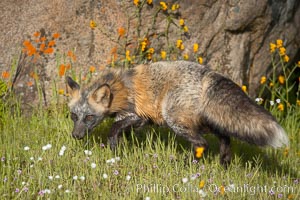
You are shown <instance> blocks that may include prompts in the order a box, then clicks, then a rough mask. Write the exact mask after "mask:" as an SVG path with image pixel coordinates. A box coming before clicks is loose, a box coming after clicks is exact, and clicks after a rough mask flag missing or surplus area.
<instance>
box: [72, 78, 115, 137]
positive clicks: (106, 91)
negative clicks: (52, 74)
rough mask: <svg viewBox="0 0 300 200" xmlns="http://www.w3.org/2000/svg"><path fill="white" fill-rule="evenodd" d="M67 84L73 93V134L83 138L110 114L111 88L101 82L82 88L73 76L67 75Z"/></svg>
mask: <svg viewBox="0 0 300 200" xmlns="http://www.w3.org/2000/svg"><path fill="white" fill-rule="evenodd" d="M67 85H68V86H69V90H70V95H71V100H70V102H69V104H68V105H69V108H70V113H71V119H72V120H73V122H74V128H73V131H72V136H73V137H74V138H76V139H82V138H83V137H84V136H85V135H86V134H89V133H91V131H92V130H93V129H94V128H95V127H96V126H97V125H98V124H99V123H101V121H102V120H103V119H104V118H105V117H107V116H108V114H109V107H110V104H111V100H112V94H111V89H110V86H109V85H108V84H101V85H95V86H93V87H91V88H89V89H84V90H82V89H81V88H80V86H79V84H78V83H76V82H75V81H74V80H73V79H72V78H71V77H67Z"/></svg>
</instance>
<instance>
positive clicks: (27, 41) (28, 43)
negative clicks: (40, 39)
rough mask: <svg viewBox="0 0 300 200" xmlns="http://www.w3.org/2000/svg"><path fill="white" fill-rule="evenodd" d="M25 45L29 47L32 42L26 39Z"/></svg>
mask: <svg viewBox="0 0 300 200" xmlns="http://www.w3.org/2000/svg"><path fill="white" fill-rule="evenodd" d="M23 45H24V46H25V47H28V46H30V45H31V43H30V42H29V40H25V41H24V42H23Z"/></svg>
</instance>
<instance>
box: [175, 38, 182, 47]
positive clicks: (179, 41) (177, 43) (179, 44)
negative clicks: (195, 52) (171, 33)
mask: <svg viewBox="0 0 300 200" xmlns="http://www.w3.org/2000/svg"><path fill="white" fill-rule="evenodd" d="M181 45H182V40H177V42H176V47H177V48H178V49H180V47H181Z"/></svg>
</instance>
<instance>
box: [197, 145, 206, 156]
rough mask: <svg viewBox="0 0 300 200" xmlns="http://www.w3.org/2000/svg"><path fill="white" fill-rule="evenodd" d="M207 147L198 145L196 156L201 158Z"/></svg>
mask: <svg viewBox="0 0 300 200" xmlns="http://www.w3.org/2000/svg"><path fill="white" fill-rule="evenodd" d="M204 150H205V148H204V147H198V148H197V149H196V158H201V157H202V155H203V152H204Z"/></svg>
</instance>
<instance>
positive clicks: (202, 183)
mask: <svg viewBox="0 0 300 200" xmlns="http://www.w3.org/2000/svg"><path fill="white" fill-rule="evenodd" d="M204 185H205V181H204V180H201V181H200V183H199V188H200V189H202V188H203V187H204Z"/></svg>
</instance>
